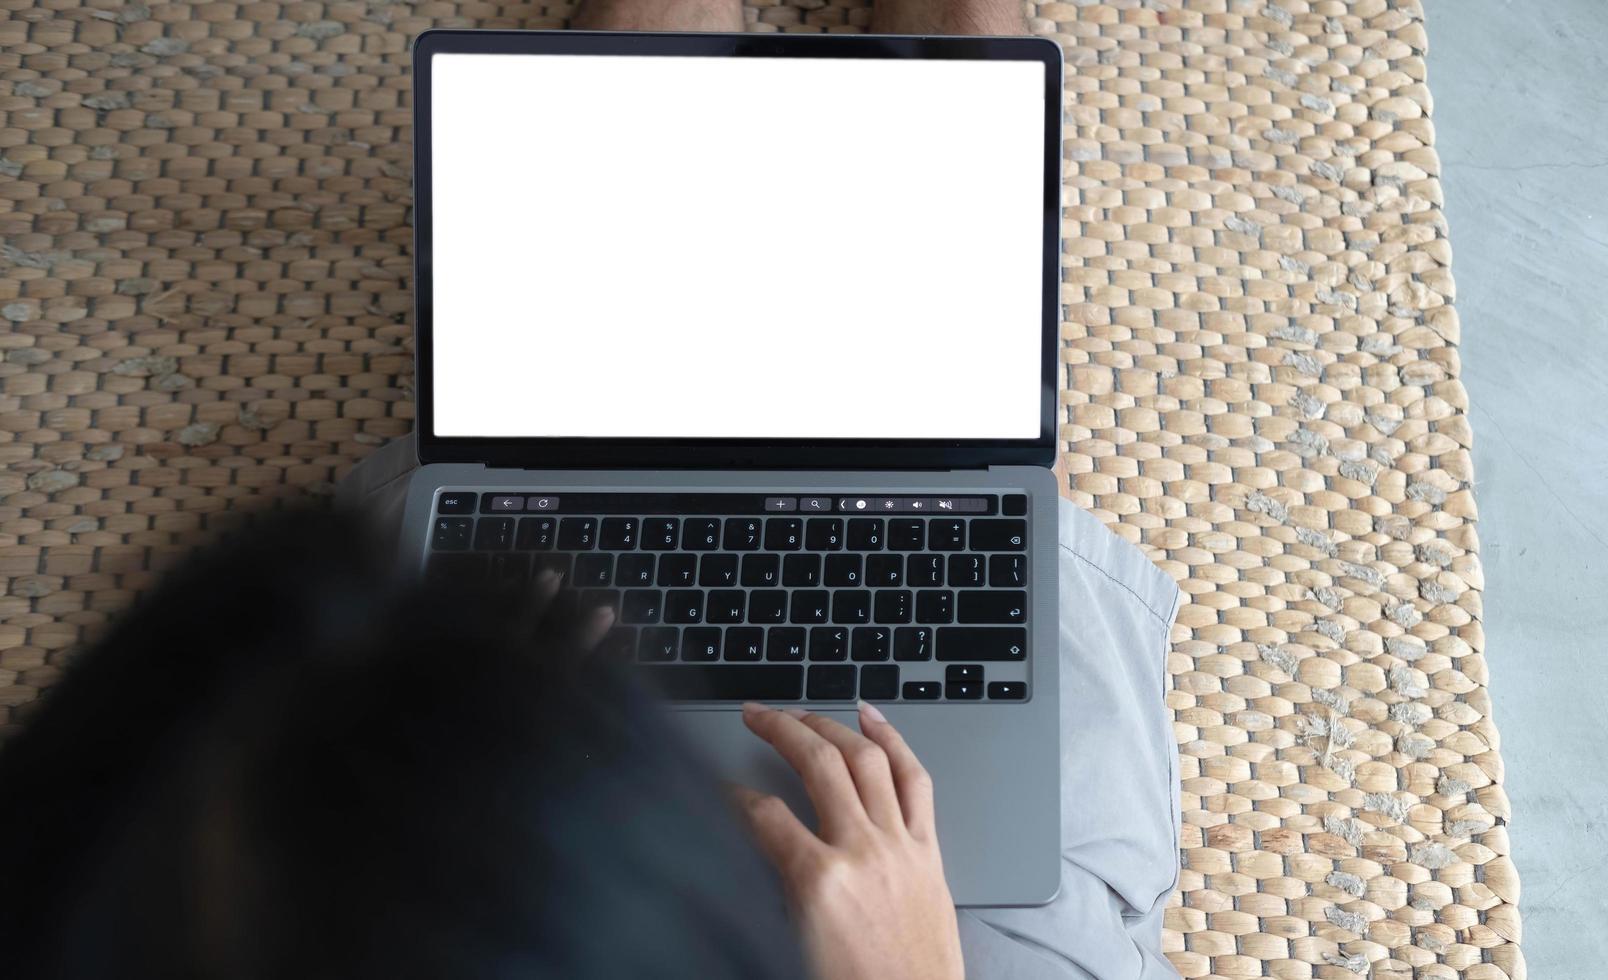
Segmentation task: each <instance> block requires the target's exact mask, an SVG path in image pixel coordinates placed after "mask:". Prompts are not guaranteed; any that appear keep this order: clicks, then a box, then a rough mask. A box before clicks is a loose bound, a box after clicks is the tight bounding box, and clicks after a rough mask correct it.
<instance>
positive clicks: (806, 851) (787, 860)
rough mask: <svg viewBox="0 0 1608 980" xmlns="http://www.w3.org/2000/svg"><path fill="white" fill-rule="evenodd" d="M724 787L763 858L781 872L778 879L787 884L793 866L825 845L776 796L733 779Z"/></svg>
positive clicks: (789, 883)
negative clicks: (738, 783)
mask: <svg viewBox="0 0 1608 980" xmlns="http://www.w3.org/2000/svg"><path fill="white" fill-rule="evenodd" d="M726 788H727V791H728V792H729V793H730V794H731V797H732V799H733V800H734V801H735V802H736V804H737V809H738V812H739V813H740V814H742V818H743V822H744V823H746V824H747V825H748V830H749V832H750V833H752V834H753V835H754V843H756V844H758V845H759V852H760V853H761V854H763V855H765V860H767V861H769V862H770V863H771V866H772V867H774V868H775V869H776V870H777V871H778V872H780V873H781V875H782V879H783V880H784V881H785V882H787V884H788V885H789V887H791V885H792V881H791V878H792V876H793V873H794V869H796V868H798V867H799V866H800V864H801V863H802V862H803V861H805V860H807V859H808V858H809V857H811V856H812V855H813V854H814V853H815V851H816V849H817V848H820V847H823V846H825V845H823V844H822V843H821V839H820V838H819V837H816V836H815V835H814V834H812V833H810V829H809V828H808V827H806V826H804V823H803V821H801V820H799V819H798V816H797V815H796V814H794V813H793V810H792V808H791V807H789V806H788V805H787V804H786V803H785V802H784V801H783V800H782V799H781V798H780V797H776V796H769V795H766V794H765V793H760V792H757V791H755V790H752V789H749V788H748V787H747V786H739V785H737V784H736V783H728V784H727V786H726Z"/></svg>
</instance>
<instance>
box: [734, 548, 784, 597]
mask: <svg viewBox="0 0 1608 980" xmlns="http://www.w3.org/2000/svg"><path fill="white" fill-rule="evenodd" d="M781 568H782V559H781V557H780V556H778V555H744V556H743V573H742V584H744V585H746V586H748V587H749V588H751V589H763V588H768V587H770V586H772V585H776V584H777V583H778V582H779V581H780V580H781V576H782V572H781Z"/></svg>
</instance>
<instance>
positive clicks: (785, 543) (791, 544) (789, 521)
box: [765, 517, 804, 551]
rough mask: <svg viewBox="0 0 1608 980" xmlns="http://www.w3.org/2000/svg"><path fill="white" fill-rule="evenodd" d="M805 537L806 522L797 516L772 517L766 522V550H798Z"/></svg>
mask: <svg viewBox="0 0 1608 980" xmlns="http://www.w3.org/2000/svg"><path fill="white" fill-rule="evenodd" d="M803 539H804V522H803V521H801V520H799V519H798V518H796V517H772V518H770V519H769V520H767V521H766V522H765V550H766V551H797V550H798V549H799V546H800V545H802V544H803V543H804V540H803Z"/></svg>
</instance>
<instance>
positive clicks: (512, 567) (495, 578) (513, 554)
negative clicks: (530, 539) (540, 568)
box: [491, 551, 530, 585]
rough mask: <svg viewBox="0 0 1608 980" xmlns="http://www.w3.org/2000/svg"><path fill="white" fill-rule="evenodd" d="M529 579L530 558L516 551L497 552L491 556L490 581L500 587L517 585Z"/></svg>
mask: <svg viewBox="0 0 1608 980" xmlns="http://www.w3.org/2000/svg"><path fill="white" fill-rule="evenodd" d="M529 578H530V556H529V555H522V554H520V553H519V552H517V551H499V552H497V553H496V554H494V555H492V556H491V580H492V582H494V583H497V584H500V585H519V584H520V583H522V582H524V581H526V580H527V579H529Z"/></svg>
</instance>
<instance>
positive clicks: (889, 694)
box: [860, 664, 899, 701]
mask: <svg viewBox="0 0 1608 980" xmlns="http://www.w3.org/2000/svg"><path fill="white" fill-rule="evenodd" d="M898 697H899V668H898V667H895V666H894V665H893V664H875V665H872V666H870V667H861V668H860V700H862V701H892V700H894V699H896V698H898Z"/></svg>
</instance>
